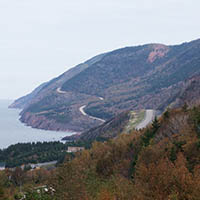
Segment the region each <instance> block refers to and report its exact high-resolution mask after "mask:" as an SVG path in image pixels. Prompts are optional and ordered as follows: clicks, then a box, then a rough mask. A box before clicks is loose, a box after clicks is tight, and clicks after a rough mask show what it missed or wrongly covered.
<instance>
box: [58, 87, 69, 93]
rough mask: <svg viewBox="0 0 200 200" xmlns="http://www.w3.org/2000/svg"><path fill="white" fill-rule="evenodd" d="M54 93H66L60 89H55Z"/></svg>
mask: <svg viewBox="0 0 200 200" xmlns="http://www.w3.org/2000/svg"><path fill="white" fill-rule="evenodd" d="M56 91H57V93H59V94H66V93H67V92H65V91H63V90H61V88H57V90H56Z"/></svg>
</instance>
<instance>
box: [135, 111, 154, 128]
mask: <svg viewBox="0 0 200 200" xmlns="http://www.w3.org/2000/svg"><path fill="white" fill-rule="evenodd" d="M154 118H155V110H150V109H149V110H146V114H145V118H144V120H143V121H142V122H141V123H139V124H138V125H137V126H136V127H135V128H136V129H137V130H139V129H143V128H145V127H146V126H147V125H148V124H150V123H151V122H152V121H153V120H154Z"/></svg>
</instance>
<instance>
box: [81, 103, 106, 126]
mask: <svg viewBox="0 0 200 200" xmlns="http://www.w3.org/2000/svg"><path fill="white" fill-rule="evenodd" d="M85 107H86V105H84V106H81V107H80V108H79V110H80V112H81V113H82V114H83V115H85V116H88V117H89V118H91V119H95V120H99V121H101V122H103V123H104V122H105V120H103V119H100V118H98V117H93V116H91V115H88V114H87V113H86V112H85V111H84V108H85Z"/></svg>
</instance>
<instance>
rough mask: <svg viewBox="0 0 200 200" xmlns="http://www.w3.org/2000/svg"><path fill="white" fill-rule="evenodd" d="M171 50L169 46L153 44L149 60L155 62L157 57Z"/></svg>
mask: <svg viewBox="0 0 200 200" xmlns="http://www.w3.org/2000/svg"><path fill="white" fill-rule="evenodd" d="M168 51H169V47H167V46H165V45H162V44H155V45H153V51H151V52H150V54H149V57H148V61H149V62H150V63H153V62H154V61H155V60H156V59H157V58H162V57H164V56H165V55H166V54H167V53H168Z"/></svg>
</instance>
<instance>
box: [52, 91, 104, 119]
mask: <svg viewBox="0 0 200 200" xmlns="http://www.w3.org/2000/svg"><path fill="white" fill-rule="evenodd" d="M56 91H57V92H58V93H59V94H66V93H67V92H65V91H62V90H61V88H57V90H56ZM98 98H99V99H100V100H101V101H103V100H104V98H103V97H98ZM85 107H86V105H84V106H81V107H80V108H79V110H80V112H81V113H82V114H83V115H85V116H88V117H89V118H91V119H95V120H99V121H102V122H105V120H103V119H100V118H98V117H93V116H91V115H88V114H87V113H86V112H85V111H84V108H85Z"/></svg>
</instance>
